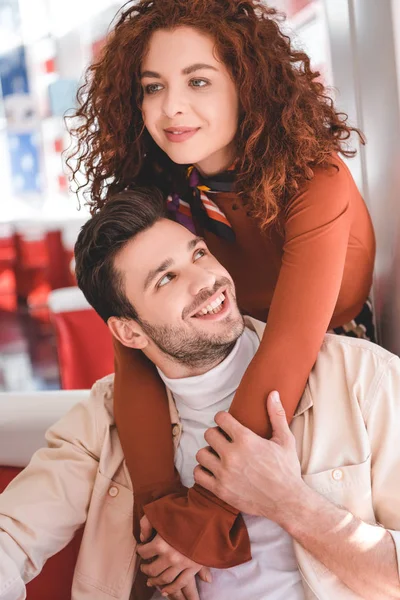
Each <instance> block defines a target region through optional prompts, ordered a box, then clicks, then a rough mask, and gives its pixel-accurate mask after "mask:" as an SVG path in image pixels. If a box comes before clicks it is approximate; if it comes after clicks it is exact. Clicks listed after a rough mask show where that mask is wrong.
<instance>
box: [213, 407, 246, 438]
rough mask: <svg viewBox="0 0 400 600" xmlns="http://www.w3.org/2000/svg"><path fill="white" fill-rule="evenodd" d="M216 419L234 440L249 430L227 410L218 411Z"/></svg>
mask: <svg viewBox="0 0 400 600" xmlns="http://www.w3.org/2000/svg"><path fill="white" fill-rule="evenodd" d="M214 421H215V422H216V424H217V425H218V426H219V427H221V429H223V430H224V432H225V433H226V434H227V435H228V436H229V437H230V438H231V440H232V441H235V438H236V437H237V436H238V435H240V434H241V433H243V432H244V431H247V429H246V427H244V426H243V425H242V424H241V423H239V421H237V420H236V419H235V417H232V415H231V414H230V413H227V412H218V413H217V414H216V415H215V417H214Z"/></svg>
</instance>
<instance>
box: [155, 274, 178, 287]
mask: <svg viewBox="0 0 400 600" xmlns="http://www.w3.org/2000/svg"><path fill="white" fill-rule="evenodd" d="M173 278H174V275H173V274H172V273H166V274H165V275H164V276H163V277H161V279H160V281H159V282H158V283H157V287H158V288H160V287H163V286H164V285H167V283H169V282H170V281H171V280H172V279H173Z"/></svg>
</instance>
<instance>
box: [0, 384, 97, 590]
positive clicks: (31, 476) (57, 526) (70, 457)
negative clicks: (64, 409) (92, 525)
mask: <svg viewBox="0 0 400 600" xmlns="http://www.w3.org/2000/svg"><path fill="white" fill-rule="evenodd" d="M99 384H100V387H99ZM101 392H102V389H101V382H99V383H98V384H95V386H94V387H93V389H92V392H91V395H90V397H89V398H88V400H87V401H84V402H80V403H78V404H76V405H75V406H74V407H73V408H72V409H71V410H70V411H69V412H68V413H67V414H66V415H65V416H64V417H63V418H62V419H60V420H59V421H58V422H57V423H56V424H55V425H53V426H52V427H51V428H50V429H49V430H48V431H47V433H46V440H47V443H48V447H47V448H42V449H40V450H38V451H37V452H36V453H35V454H34V455H33V457H32V459H31V461H30V463H29V465H28V466H27V467H26V468H25V469H24V470H23V471H22V472H21V473H20V474H19V475H18V476H17V477H16V478H15V479H14V480H13V481H12V482H11V483H10V484H9V486H8V487H7V488H6V490H5V491H4V492H3V493H2V494H0V598H1V599H2V600H16V599H23V598H25V597H26V595H25V594H26V592H25V583H28V582H29V581H30V580H31V579H33V578H34V577H36V575H38V574H39V572H40V571H41V569H42V567H43V565H44V563H45V562H46V560H47V559H48V558H49V557H50V556H52V555H53V554H56V553H57V552H59V551H60V550H62V548H64V547H65V546H66V545H67V544H68V543H69V542H70V541H71V539H72V538H73V536H74V534H75V532H76V531H77V530H78V529H79V528H80V527H81V526H82V525H83V524H84V523H85V521H86V515H87V510H88V506H89V502H90V498H91V494H92V490H93V485H94V480H95V477H96V472H97V469H98V462H99V456H100V449H101V437H102V432H101V431H99V426H98V423H99V415H98V414H97V413H98V411H99V410H101V409H102V407H104V403H103V402H101V398H99V395H101Z"/></svg>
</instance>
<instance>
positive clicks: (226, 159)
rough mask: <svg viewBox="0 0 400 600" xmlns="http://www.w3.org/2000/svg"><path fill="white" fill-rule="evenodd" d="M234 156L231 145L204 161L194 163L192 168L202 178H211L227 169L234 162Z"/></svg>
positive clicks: (233, 149)
mask: <svg viewBox="0 0 400 600" xmlns="http://www.w3.org/2000/svg"><path fill="white" fill-rule="evenodd" d="M235 154H236V152H235V148H234V146H233V145H232V146H230V147H228V148H224V149H223V150H219V151H218V152H215V153H214V154H211V155H210V156H208V157H207V158H205V159H204V160H201V161H200V162H198V163H195V165H194V166H195V167H196V169H197V170H198V171H199V173H200V175H202V176H203V177H211V176H212V175H217V174H218V173H223V172H224V171H226V170H227V169H229V167H230V166H231V165H232V163H233V161H234V160H235Z"/></svg>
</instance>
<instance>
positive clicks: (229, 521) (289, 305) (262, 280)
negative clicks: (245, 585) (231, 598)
mask: <svg viewBox="0 0 400 600" xmlns="http://www.w3.org/2000/svg"><path fill="white" fill-rule="evenodd" d="M332 161H333V162H334V164H335V165H336V166H333V167H329V168H318V169H315V174H314V177H313V179H312V180H310V181H309V182H307V183H306V184H305V185H304V186H303V188H302V190H301V191H300V192H299V193H298V194H297V195H296V197H294V198H293V199H292V200H291V201H290V202H289V203H288V205H287V207H286V209H285V210H284V211H282V214H281V215H280V218H279V221H278V222H277V223H274V224H272V225H271V226H270V227H269V229H267V231H265V232H262V231H261V228H260V226H259V223H258V222H257V220H256V219H255V218H252V217H250V216H248V214H247V213H248V208H247V207H246V206H244V205H243V203H242V202H241V201H240V199H238V197H237V195H236V194H234V193H225V192H219V193H218V194H213V196H212V199H213V201H214V202H215V203H216V204H217V205H218V206H219V207H220V208H221V210H222V211H223V212H224V213H225V215H226V216H227V218H228V220H229V222H230V223H231V225H232V228H233V230H234V231H235V234H236V241H235V242H234V243H232V242H229V241H227V240H224V239H222V238H219V237H217V236H216V235H214V234H212V233H210V232H207V231H203V232H201V234H202V235H204V238H205V240H206V242H207V245H208V247H209V249H210V251H211V252H212V253H213V254H214V255H215V256H216V258H217V259H218V260H219V261H220V262H221V263H222V264H223V265H224V267H225V268H226V269H227V270H228V271H229V272H230V274H231V275H232V277H233V279H234V282H235V284H236V292H237V299H238V304H239V306H240V308H241V310H242V312H243V313H244V314H248V315H251V316H252V317H255V318H257V319H260V320H264V321H265V320H266V321H267V326H266V329H265V332H264V336H263V339H262V342H261V344H260V347H259V349H258V352H257V353H256V355H255V357H254V358H253V360H252V362H251V363H250V365H249V367H248V369H247V371H246V373H245V375H244V377H243V379H242V382H241V384H240V386H239V388H238V390H237V392H236V395H235V398H234V400H233V403H232V406H231V409H230V412H231V413H232V414H233V415H234V416H235V417H236V418H237V419H238V420H239V421H240V422H241V423H243V424H244V425H245V426H247V427H249V428H250V429H252V430H253V431H255V432H256V433H258V434H259V435H262V436H264V437H266V436H268V435H269V423H268V420H267V415H266V406H265V402H266V398H267V396H268V394H269V392H270V391H272V390H275V389H276V390H278V391H279V392H280V395H281V400H282V403H283V405H284V407H285V410H286V414H287V418H288V420H289V421H291V419H292V417H293V414H294V411H295V409H296V407H297V404H298V402H299V400H300V398H301V396H302V393H303V390H304V387H305V384H306V382H307V379H308V376H309V373H310V371H311V369H312V367H313V365H314V362H315V360H316V357H317V354H318V351H319V349H320V347H321V344H322V340H323V337H324V334H325V332H326V331H327V329H328V328H329V327H337V326H340V325H344V324H345V323H347V322H349V321H350V320H351V319H353V318H354V317H355V316H356V315H357V314H358V313H359V312H360V310H361V308H362V306H363V304H364V302H365V300H366V298H367V296H368V294H369V291H370V287H371V283H372V272H373V265H374V258H375V237H374V231H373V227H372V223H371V219H370V216H369V213H368V210H367V208H366V205H365V203H364V201H363V199H362V197H361V195H360V193H359V191H358V189H357V187H356V185H355V182H354V180H353V178H352V176H351V174H350V171H349V170H348V168H347V167H346V165H345V164H344V163H343V161H342V160H341V159H340V158H339V157H337V156H334V157H333V158H332ZM135 352H136V354H135ZM143 358H144V357H143ZM157 377H158V375H157V372H156V370H155V369H154V368H153V366H152V365H150V364H149V363H148V361H147V362H146V361H145V360H143V359H139V356H138V354H137V351H131V350H128V349H127V348H122V347H121V346H120V345H119V344H116V378H115V391H114V394H115V395H114V412H115V419H116V423H117V427H118V432H119V436H120V439H121V443H122V447H123V449H124V454H125V457H126V461H127V466H128V469H129V472H130V476H131V479H132V483H133V487H134V489H135V497H136V502H135V504H136V506H135V523H136V525H135V528H136V531H138V520H139V519H140V516H141V515H142V514H143V506H145V505H146V506H145V512H146V514H147V516H148V517H149V519H150V522H151V523H152V525H153V526H154V527H155V529H156V530H157V531H158V532H159V533H160V534H161V536H162V537H164V539H166V540H167V542H169V543H170V544H171V545H172V546H174V547H175V548H176V549H177V550H179V551H180V552H182V553H183V554H185V555H186V556H189V557H190V558H192V559H193V560H195V561H196V562H198V563H200V564H203V565H209V566H215V565H216V564H218V565H219V567H220V568H223V566H224V564H223V561H222V564H221V557H224V560H226V565H225V566H232V564H240V563H241V562H244V561H245V560H248V559H249V546H248V538H247V531H245V527H244V525H243V523H241V522H240V515H239V516H238V517H237V511H236V513H235V514H234V513H232V512H230V511H229V509H227V510H225V508H226V507H224V506H223V504H222V508H221V501H217V500H216V499H215V497H214V496H213V495H212V494H210V493H208V492H207V491H206V490H203V489H202V488H200V489H199V486H196V485H195V486H194V488H191V489H190V490H189V492H188V493H187V492H186V490H185V489H183V488H180V487H179V482H178V477H177V473H176V471H174V464H173V461H174V456H173V448H172V436H171V425H170V419H169V413H168V404H167V400H166V394H165V390H163V386H162V385H161V384H160V381H157ZM173 491H175V492H176V493H175V494H172V492H173ZM157 498H158V500H156V499H157ZM155 500H156V501H155ZM186 524H188V525H187V527H186ZM189 524H190V525H189ZM206 524H208V525H206ZM243 528H244V529H243ZM217 529H218V531H217ZM232 532H233V533H235V536H236V537H234V536H232ZM232 539H234V544H232ZM142 590H144V585H143V586H142ZM138 597H139V596H138ZM143 597H144V596H143Z"/></svg>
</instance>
